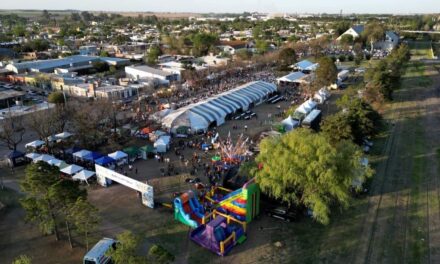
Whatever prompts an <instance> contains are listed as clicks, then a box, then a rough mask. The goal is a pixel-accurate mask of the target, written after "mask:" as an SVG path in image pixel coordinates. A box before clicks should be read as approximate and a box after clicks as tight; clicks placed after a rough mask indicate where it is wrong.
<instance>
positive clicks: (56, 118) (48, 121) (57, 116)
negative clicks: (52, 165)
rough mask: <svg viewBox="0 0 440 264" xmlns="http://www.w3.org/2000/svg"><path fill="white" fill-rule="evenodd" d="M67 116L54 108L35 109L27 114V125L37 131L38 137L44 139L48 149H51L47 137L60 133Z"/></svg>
mask: <svg viewBox="0 0 440 264" xmlns="http://www.w3.org/2000/svg"><path fill="white" fill-rule="evenodd" d="M66 122H67V118H66V116H64V115H62V112H60V111H58V110H57V109H56V108H55V109H54V108H50V109H46V110H40V111H35V112H33V113H31V114H29V115H28V119H27V123H28V125H29V127H30V128H31V129H32V130H33V131H34V132H36V133H37V135H38V137H39V138H40V139H41V140H43V141H45V143H46V147H47V148H48V151H49V152H50V151H51V144H50V142H49V137H50V136H51V135H54V134H57V133H61V132H63V130H64V126H65V125H66Z"/></svg>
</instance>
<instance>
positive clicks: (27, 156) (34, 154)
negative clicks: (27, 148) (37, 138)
mask: <svg viewBox="0 0 440 264" xmlns="http://www.w3.org/2000/svg"><path fill="white" fill-rule="evenodd" d="M40 156H41V154H38V153H33V152H32V153H28V154H26V155H25V157H26V158H28V159H31V160H32V161H34V160H35V159H36V158H38V157H40Z"/></svg>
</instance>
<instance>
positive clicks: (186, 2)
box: [0, 0, 440, 14]
mask: <svg viewBox="0 0 440 264" xmlns="http://www.w3.org/2000/svg"><path fill="white" fill-rule="evenodd" d="M0 9H47V10H64V9H76V10H93V11H135V12H142V11H154V12H196V13H207V12H216V13H221V12H231V13H241V12H244V11H250V12H253V11H257V12H265V13H339V12H340V10H343V13H345V14H350V13H393V14H396V13H440V0H308V1H307V0H1V1H0Z"/></svg>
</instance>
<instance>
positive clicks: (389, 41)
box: [374, 31, 400, 51]
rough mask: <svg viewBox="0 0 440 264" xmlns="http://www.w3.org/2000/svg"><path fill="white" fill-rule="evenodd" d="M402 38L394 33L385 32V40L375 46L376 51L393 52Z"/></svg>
mask: <svg viewBox="0 0 440 264" xmlns="http://www.w3.org/2000/svg"><path fill="white" fill-rule="evenodd" d="M399 41H400V37H399V35H397V33H396V32H394V31H387V32H385V39H384V40H382V41H378V42H376V43H375V44H374V48H375V49H381V50H387V51H391V50H393V49H394V48H395V47H397V45H399Z"/></svg>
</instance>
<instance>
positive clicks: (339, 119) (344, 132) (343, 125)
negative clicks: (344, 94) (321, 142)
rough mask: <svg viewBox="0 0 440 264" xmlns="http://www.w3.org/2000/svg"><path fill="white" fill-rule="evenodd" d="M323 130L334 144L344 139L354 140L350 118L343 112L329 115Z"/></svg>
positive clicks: (322, 127)
mask: <svg viewBox="0 0 440 264" xmlns="http://www.w3.org/2000/svg"><path fill="white" fill-rule="evenodd" d="M321 131H322V133H324V134H326V135H327V138H329V140H330V142H331V143H332V144H333V143H338V142H340V141H342V140H350V141H352V140H353V133H352V131H351V123H350V120H349V118H348V115H346V114H345V113H343V112H338V113H337V114H334V115H329V116H327V117H326V118H325V119H324V122H323V124H322V126H321Z"/></svg>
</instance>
